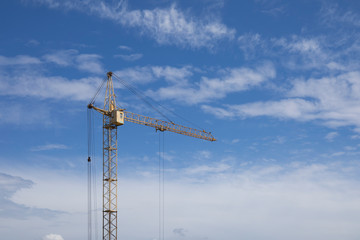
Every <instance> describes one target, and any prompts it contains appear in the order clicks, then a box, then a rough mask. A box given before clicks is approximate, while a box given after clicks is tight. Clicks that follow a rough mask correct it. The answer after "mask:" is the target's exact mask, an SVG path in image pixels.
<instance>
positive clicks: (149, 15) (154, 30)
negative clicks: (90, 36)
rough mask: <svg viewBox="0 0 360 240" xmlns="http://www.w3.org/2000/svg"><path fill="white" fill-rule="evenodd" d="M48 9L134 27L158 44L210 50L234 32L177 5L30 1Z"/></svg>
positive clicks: (229, 37) (218, 22)
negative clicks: (132, 6)
mask: <svg viewBox="0 0 360 240" xmlns="http://www.w3.org/2000/svg"><path fill="white" fill-rule="evenodd" d="M32 1H33V2H38V3H41V4H45V5H47V6H48V7H50V8H60V9H67V10H69V9H70V10H78V11H82V12H86V13H90V14H93V15H95V16H98V17H101V18H105V19H109V20H112V21H114V22H116V23H119V24H120V25H122V26H125V27H131V28H137V29H140V31H141V32H142V33H143V34H146V35H148V36H150V37H151V38H153V39H155V41H156V42H158V43H159V44H165V45H177V46H181V47H187V46H188V47H191V48H200V47H207V48H212V47H214V46H215V44H216V43H217V42H218V41H220V40H226V39H232V38H234V35H235V30H234V29H231V28H228V27H227V26H226V25H224V24H223V23H221V22H220V21H219V20H216V19H211V20H202V19H198V18H196V17H195V16H192V15H189V14H186V13H184V12H183V11H181V10H180V9H179V8H178V7H176V5H174V4H173V5H171V6H170V7H168V8H162V9H160V8H155V9H151V10H129V9H128V6H127V3H126V2H123V1H122V2H120V3H118V4H116V5H111V4H109V3H106V2H102V1H95V0H90V1H69V0H65V1H59V0H32Z"/></svg>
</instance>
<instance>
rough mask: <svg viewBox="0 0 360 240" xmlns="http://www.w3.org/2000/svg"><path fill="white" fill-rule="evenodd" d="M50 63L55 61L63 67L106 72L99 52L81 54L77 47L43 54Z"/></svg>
mask: <svg viewBox="0 0 360 240" xmlns="http://www.w3.org/2000/svg"><path fill="white" fill-rule="evenodd" d="M43 58H44V60H45V61H46V62H49V63H55V64H57V65H60V66H63V67H68V66H71V67H75V68H77V69H79V70H81V71H85V72H90V73H104V69H103V67H102V64H101V62H100V60H99V59H101V56H100V55H98V54H79V51H77V50H75V49H68V50H59V51H55V52H53V53H51V54H46V55H44V56H43Z"/></svg>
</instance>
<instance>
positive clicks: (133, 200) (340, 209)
mask: <svg viewBox="0 0 360 240" xmlns="http://www.w3.org/2000/svg"><path fill="white" fill-rule="evenodd" d="M229 166H230V168H229ZM359 167H360V166H359V164H358V163H357V162H334V161H331V162H329V163H323V164H314V163H312V164H306V163H304V162H291V163H288V164H268V165H254V164H250V165H248V166H242V167H239V168H234V166H231V165H228V166H221V165H216V164H215V165H212V164H207V165H200V166H191V167H188V168H184V169H178V168H177V169H176V171H174V172H172V173H173V174H177V175H176V176H175V177H174V176H173V177H172V178H167V182H166V203H167V207H168V211H171V213H172V214H170V215H169V216H168V217H167V219H168V221H169V222H172V221H174V222H175V221H176V222H177V224H176V225H165V231H166V232H169V233H174V237H175V235H176V236H177V237H180V235H181V233H183V234H185V237H187V238H189V239H201V238H205V237H208V238H210V237H212V238H216V239H221V236H224V229H225V230H226V229H231V231H229V234H228V235H227V239H230V240H237V239H239V236H240V235H246V236H250V237H249V238H251V239H268V237H269V236H272V239H278V240H288V239H294V236H295V239H296V240H301V239H319V238H321V239H329V240H337V239H347V238H349V236H350V237H351V238H354V239H356V237H357V236H358V233H359V229H358V227H357V225H356V224H355V225H354V224H353V223H354V222H358V221H360V217H359V216H360V214H359V213H360V207H359V204H358V203H359V200H360V191H359V178H358V177H357V176H358V175H359V171H360V168H359ZM190 169H194V171H193V172H192V174H187V171H189V170H190ZM226 169H228V170H226ZM230 170H231V171H230ZM30 172H31V171H30ZM40 172H41V173H45V175H44V174H39V169H36V171H34V173H33V174H34V178H35V179H37V178H41V179H38V180H36V182H37V185H38V187H37V188H34V189H33V191H24V192H22V193H19V195H18V196H17V198H16V199H21V200H22V202H23V203H24V204H27V205H29V204H30V203H32V204H36V205H44V206H46V205H55V206H57V209H64V210H67V211H68V212H70V214H71V215H70V216H73V213H74V212H78V211H79V209H81V211H83V213H85V212H86V208H84V206H83V200H82V199H83V197H84V195H83V194H85V195H86V192H85V190H83V191H79V189H80V190H81V189H84V187H83V182H82V181H80V180H78V181H74V177H70V178H69V176H66V177H64V175H63V174H62V173H59V172H58V171H56V172H55V171H50V172H49V171H48V170H46V171H45V170H44V172H42V171H40ZM27 174H29V173H27ZM203 174H206V175H207V178H204V175H203ZM38 175H39V176H38ZM49 176H51V177H49ZM81 178H82V176H81V177H80V176H77V178H76V179H81ZM197 180H198V181H197ZM199 180H202V181H199ZM49 181H50V182H49ZM120 182H121V187H120V188H119V195H121V196H122V201H121V203H120V204H119V208H121V209H122V216H123V218H124V219H130V221H126V223H124V224H126V225H125V226H124V225H123V231H124V234H133V232H134V229H138V228H139V227H141V229H143V231H141V232H139V233H138V234H139V235H137V239H146V238H148V237H149V236H152V235H151V234H152V233H153V229H156V223H154V224H153V225H151V226H149V221H148V219H154V218H155V217H156V216H157V215H156V214H157V213H156V211H154V208H156V206H158V202H157V201H156V199H157V192H156V191H155V192H154V184H155V183H156V179H155V178H154V177H153V175H151V176H148V177H140V176H139V175H134V176H132V177H131V178H130V177H129V178H127V177H124V176H123V177H122V178H121V181H120ZM99 184H100V182H99ZM53 186H57V189H56V191H54V188H53ZM51 191H53V192H51ZM49 192H51V195H50V196H49ZM64 194H65V196H70V195H71V197H69V198H64V197H63V196H64ZM53 195H54V196H53ZM45 196H46V197H47V198H45ZM59 196H62V197H59ZM49 198H50V199H51V201H49ZM74 201H75V202H74ZM144 202H146V204H144ZM99 204H100V206H101V201H100V199H99ZM289 213H291V214H289ZM99 214H101V210H100V211H99ZM134 215H141V216H142V218H140V219H139V218H136V219H133V218H131V217H129V216H134ZM100 216H101V215H100ZM215 216H216V217H215ZM219 216H221V218H219ZM81 219H82V220H81V221H83V215H82V216H81ZM68 221H69V222H68V223H69V225H73V223H74V222H76V220H75V219H73V218H69V219H68ZM70 223H71V224H70ZM76 223H77V222H76ZM214 223H216V224H217V226H218V227H217V228H212V227H211V226H213V225H214ZM39 225H40V224H39ZM17 226H18V225H15V226H14V228H16V227H17ZM40 226H41V225H40ZM66 226H68V225H66ZM249 226H256V229H262V231H261V232H260V233H259V232H257V231H254V229H253V228H249ZM284 226H286V228H284ZM84 227H86V226H85V224H84ZM59 229H62V230H63V228H59ZM174 229H177V230H176V231H175V232H174ZM49 232H50V230H49ZM51 232H54V230H52V231H51Z"/></svg>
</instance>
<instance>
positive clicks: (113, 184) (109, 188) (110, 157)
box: [103, 72, 117, 240]
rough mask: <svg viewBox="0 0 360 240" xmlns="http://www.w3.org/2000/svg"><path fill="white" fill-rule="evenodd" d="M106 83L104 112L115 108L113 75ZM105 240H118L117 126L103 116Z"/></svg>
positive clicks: (109, 118) (106, 116)
mask: <svg viewBox="0 0 360 240" xmlns="http://www.w3.org/2000/svg"><path fill="white" fill-rule="evenodd" d="M107 75H108V81H107V83H106V91H105V101H104V110H105V111H109V112H112V111H113V110H114V109H115V108H116V106H115V102H116V101H115V93H114V86H113V82H112V80H111V75H112V74H111V73H110V72H109V73H108V74H107ZM103 240H117V125H116V124H114V123H113V122H112V121H111V116H109V115H108V114H103Z"/></svg>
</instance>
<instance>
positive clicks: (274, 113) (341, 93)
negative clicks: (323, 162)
mask: <svg viewBox="0 0 360 240" xmlns="http://www.w3.org/2000/svg"><path fill="white" fill-rule="evenodd" d="M359 96H360V72H349V73H344V74H339V75H337V76H331V77H323V78H318V79H316V78H310V79H308V80H301V79H299V80H296V81H294V82H293V83H292V87H291V89H290V90H289V91H288V92H287V98H284V99H281V100H278V101H262V102H253V103H247V104H241V105H227V106H225V107H213V106H208V105H204V106H202V108H203V110H205V111H207V112H209V113H212V114H214V115H216V116H218V117H222V118H227V117H229V118H234V117H240V118H246V117H258V116H271V117H276V118H280V119H294V120H297V121H310V120H320V121H322V122H323V123H324V124H326V125H328V126H332V127H339V126H357V127H358V126H360V121H359V119H360V108H359V107H358V106H359V102H360V97H359Z"/></svg>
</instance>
